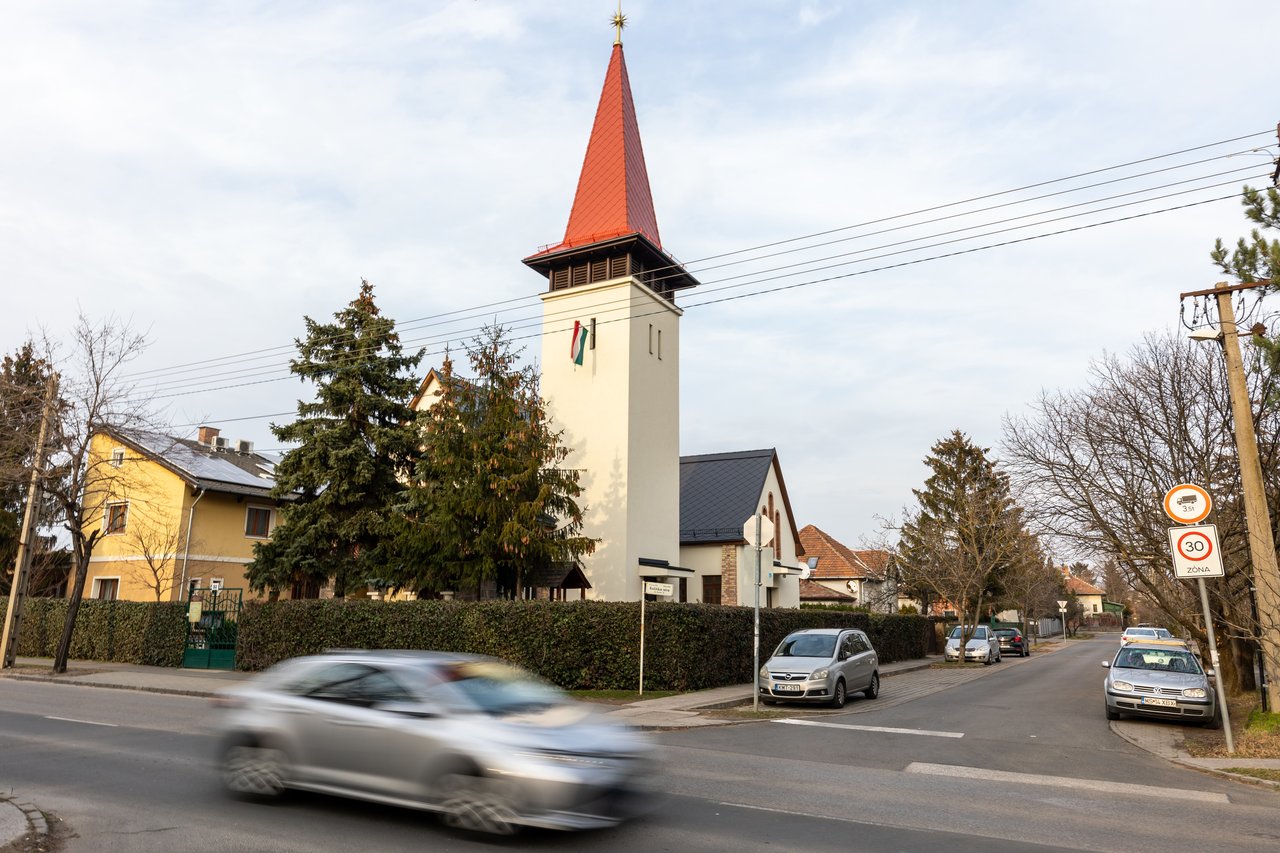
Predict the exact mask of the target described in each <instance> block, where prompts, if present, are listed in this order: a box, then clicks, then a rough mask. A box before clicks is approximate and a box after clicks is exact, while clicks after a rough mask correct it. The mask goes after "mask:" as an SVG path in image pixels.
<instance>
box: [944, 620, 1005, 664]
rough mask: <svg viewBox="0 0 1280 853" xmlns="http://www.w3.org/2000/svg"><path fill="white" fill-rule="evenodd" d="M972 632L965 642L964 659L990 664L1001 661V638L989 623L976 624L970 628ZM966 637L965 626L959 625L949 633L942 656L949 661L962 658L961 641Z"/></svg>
mask: <svg viewBox="0 0 1280 853" xmlns="http://www.w3.org/2000/svg"><path fill="white" fill-rule="evenodd" d="M969 630H970V631H971V632H972V634H971V635H970V637H969V640H968V642H966V643H965V644H964V659H965V660H967V661H968V660H972V661H982V662H983V663H984V664H987V665H990V664H993V663H999V662H1000V638H999V637H997V636H996V632H995V631H994V630H992V629H991V628H990V627H989V626H987V625H976V626H974V627H972V628H970V629H969ZM963 639H964V627H963V626H961V625H957V626H955V627H954V628H952V629H951V633H950V634H949V635H947V646H946V648H945V649H943V650H942V657H943V659H944V660H948V661H958V660H960V657H961V656H960V641H961V640H963Z"/></svg>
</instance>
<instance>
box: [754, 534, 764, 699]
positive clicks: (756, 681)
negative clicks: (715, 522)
mask: <svg viewBox="0 0 1280 853" xmlns="http://www.w3.org/2000/svg"><path fill="white" fill-rule="evenodd" d="M761 518H762V516H761V515H760V513H756V607H755V611H756V613H755V633H754V635H753V637H752V640H751V649H752V657H751V671H752V673H754V675H752V678H751V680H752V682H753V683H754V684H755V690H752V691H751V710H752V711H759V710H760V520H761Z"/></svg>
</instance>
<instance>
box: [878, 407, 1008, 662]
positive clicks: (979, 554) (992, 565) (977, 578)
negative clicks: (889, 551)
mask: <svg viewBox="0 0 1280 853" xmlns="http://www.w3.org/2000/svg"><path fill="white" fill-rule="evenodd" d="M924 461H925V464H926V465H928V466H929V468H930V470H931V471H932V472H933V473H932V474H931V475H930V476H929V478H928V479H927V480H926V481H925V484H924V488H923V489H914V490H912V494H914V495H915V498H916V501H917V506H916V507H915V508H913V509H910V510H908V511H907V512H906V516H905V519H904V521H903V524H902V527H901V530H900V540H899V543H898V548H897V565H898V567H899V572H900V574H901V576H902V580H903V582H904V584H905V585H906V586H907V587H909V588H912V589H915V590H917V591H925V590H927V591H928V592H930V593H932V594H933V596H935V597H937V598H944V599H946V600H947V601H949V602H950V603H951V604H952V606H953V607H955V608H956V610H957V612H958V614H959V616H960V620H961V624H962V625H964V626H966V628H967V629H968V630H967V631H966V640H967V638H968V634H969V632H970V631H971V630H972V626H973V625H974V624H975V623H977V622H978V621H979V620H980V619H981V618H982V617H983V613H982V605H983V602H984V601H992V600H994V599H995V598H996V597H997V596H999V595H1001V593H1002V578H1003V576H1004V575H1005V573H1006V572H1008V571H1010V570H1011V569H1012V568H1014V567H1015V566H1017V565H1018V564H1020V563H1021V562H1022V561H1024V560H1025V559H1026V558H1027V554H1028V541H1027V538H1026V537H1027V536H1028V534H1027V532H1026V529H1025V526H1024V523H1023V519H1022V511H1021V509H1020V508H1019V507H1018V506H1017V505H1016V504H1015V502H1014V501H1013V498H1012V496H1011V493H1010V489H1009V480H1008V477H1007V476H1006V475H1005V474H1004V473H1002V472H1001V471H999V470H998V469H997V468H996V466H995V463H994V462H992V461H991V460H990V459H989V458H988V457H987V451H986V449H985V448H982V447H978V446H977V445H975V444H974V443H973V442H972V441H971V440H970V439H969V437H968V436H966V435H965V434H964V433H962V432H960V431H959V430H956V431H955V432H953V433H951V435H949V436H947V437H946V438H944V439H942V440H941V441H939V442H937V443H936V444H934V446H933V448H932V450H931V452H930V455H929V456H928V457H927V458H926V459H925V460H924Z"/></svg>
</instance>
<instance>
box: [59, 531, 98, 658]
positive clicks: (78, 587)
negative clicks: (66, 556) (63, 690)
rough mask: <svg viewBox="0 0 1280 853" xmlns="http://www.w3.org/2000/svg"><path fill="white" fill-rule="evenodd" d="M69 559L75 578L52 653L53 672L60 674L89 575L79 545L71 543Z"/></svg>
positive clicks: (69, 652)
mask: <svg viewBox="0 0 1280 853" xmlns="http://www.w3.org/2000/svg"><path fill="white" fill-rule="evenodd" d="M71 560H72V563H73V564H74V566H75V573H76V578H75V581H73V582H72V584H71V598H70V600H69V601H68V602H67V618H66V621H64V622H63V623H62V637H61V639H59V640H58V649H57V651H55V652H54V654H53V672H54V674H55V675H56V674H61V673H64V672H66V671H67V658H68V657H69V656H70V654H71V635H72V634H73V633H75V630H76V616H78V615H79V613H80V601H81V600H82V599H83V598H84V582H85V579H86V578H87V577H88V576H89V561H88V560H86V559H85V558H84V557H83V556H82V551H81V549H80V548H79V547H76V546H75V545H72V549H71Z"/></svg>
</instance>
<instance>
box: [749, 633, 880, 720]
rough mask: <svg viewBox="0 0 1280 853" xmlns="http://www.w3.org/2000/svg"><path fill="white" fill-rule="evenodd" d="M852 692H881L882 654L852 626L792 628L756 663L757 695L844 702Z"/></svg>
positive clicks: (771, 698) (772, 699)
mask: <svg viewBox="0 0 1280 853" xmlns="http://www.w3.org/2000/svg"><path fill="white" fill-rule="evenodd" d="M850 693H862V695H864V696H866V697H867V698H868V699H874V698H876V696H878V695H879V694H880V659H879V657H878V656H877V655H876V650H875V649H874V648H872V647H871V640H870V639H868V638H867V635H866V634H864V633H862V632H861V631H858V630H855V629H852V628H809V629H806V630H803V631H795V632H793V633H791V634H788V635H787V638H786V639H785V640H783V641H782V642H781V643H779V644H778V648H777V649H775V650H774V652H773V656H772V657H771V658H769V660H768V661H767V662H766V663H765V665H764V666H762V667H761V668H760V696H761V698H762V699H763V700H764V702H765V703H766V704H771V703H773V702H777V701H786V702H820V703H825V704H829V705H831V706H832V707H834V708H843V707H844V703H845V699H846V698H847V697H848V695H849V694H850Z"/></svg>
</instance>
